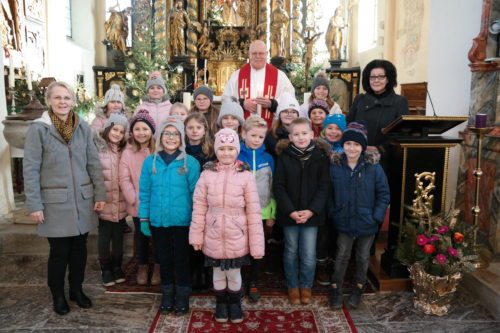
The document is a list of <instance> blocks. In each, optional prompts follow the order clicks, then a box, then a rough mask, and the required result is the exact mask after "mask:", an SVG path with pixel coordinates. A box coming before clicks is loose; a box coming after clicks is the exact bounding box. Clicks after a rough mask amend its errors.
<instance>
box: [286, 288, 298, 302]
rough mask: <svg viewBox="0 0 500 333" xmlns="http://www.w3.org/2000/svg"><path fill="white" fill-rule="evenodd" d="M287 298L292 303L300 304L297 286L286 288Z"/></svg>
mask: <svg viewBox="0 0 500 333" xmlns="http://www.w3.org/2000/svg"><path fill="white" fill-rule="evenodd" d="M288 300H289V301H290V303H291V304H292V305H299V304H300V293H299V288H288Z"/></svg>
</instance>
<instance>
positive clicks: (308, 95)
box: [304, 92, 311, 103]
mask: <svg viewBox="0 0 500 333" xmlns="http://www.w3.org/2000/svg"><path fill="white" fill-rule="evenodd" d="M310 97H311V93H310V92H306V93H304V103H306V102H309V98H310Z"/></svg>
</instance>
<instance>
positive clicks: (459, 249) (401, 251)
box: [396, 210, 477, 277]
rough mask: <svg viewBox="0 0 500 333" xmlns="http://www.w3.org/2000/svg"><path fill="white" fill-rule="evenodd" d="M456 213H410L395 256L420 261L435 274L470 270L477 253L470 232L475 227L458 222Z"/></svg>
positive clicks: (407, 261) (403, 260)
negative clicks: (410, 215) (411, 216)
mask: <svg viewBox="0 0 500 333" xmlns="http://www.w3.org/2000/svg"><path fill="white" fill-rule="evenodd" d="M459 213H460V212H459V210H452V211H450V212H448V213H447V214H438V215H429V214H426V215H424V216H422V215H418V214H413V219H410V220H409V221H407V223H406V225H405V227H404V230H403V240H402V242H401V244H400V245H399V247H398V249H397V250H396V257H397V258H398V259H399V261H401V263H403V264H404V265H407V266H411V265H413V264H415V263H419V264H420V265H421V266H422V268H423V270H424V271H425V272H426V273H428V274H430V275H434V276H440V277H442V276H447V275H451V274H455V273H457V272H458V273H464V272H471V271H473V270H474V269H475V266H474V263H475V262H474V261H475V260H476V259H477V255H475V252H474V249H473V244H472V239H469V238H471V237H469V235H472V234H473V232H472V230H473V228H474V227H473V226H470V225H468V224H465V223H462V222H460V221H459ZM415 217H416V218H415Z"/></svg>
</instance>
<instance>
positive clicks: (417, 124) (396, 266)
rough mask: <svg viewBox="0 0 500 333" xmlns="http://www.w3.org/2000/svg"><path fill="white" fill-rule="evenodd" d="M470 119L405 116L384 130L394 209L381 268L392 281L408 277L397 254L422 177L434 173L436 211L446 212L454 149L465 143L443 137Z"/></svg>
mask: <svg viewBox="0 0 500 333" xmlns="http://www.w3.org/2000/svg"><path fill="white" fill-rule="evenodd" d="M468 119H469V118H468V117H439V116H414V115H405V116H401V117H399V118H398V119H396V120H395V121H393V122H392V123H391V124H389V125H388V126H387V127H385V128H384V129H382V133H384V134H385V135H388V136H390V141H389V145H388V148H387V149H388V151H387V159H388V163H387V164H388V166H389V169H388V170H386V172H387V179H388V181H389V186H390V190H391V206H390V216H389V219H390V223H389V233H388V239H387V246H386V248H385V252H384V253H383V254H382V257H381V267H382V269H383V270H384V271H385V272H386V273H387V275H388V276H389V277H391V278H403V277H407V276H408V270H407V269H406V267H405V266H403V265H401V263H399V261H398V260H397V259H396V258H395V256H394V255H395V252H396V248H397V246H398V244H399V242H400V240H401V230H402V227H403V225H404V223H405V216H406V214H407V212H406V207H409V206H411V205H412V202H413V199H415V190H416V182H417V181H418V178H419V176H420V175H428V173H434V177H433V182H434V186H435V188H434V190H433V191H432V194H433V196H434V197H433V200H432V212H433V213H438V212H442V211H444V210H445V205H446V189H447V187H448V159H449V154H450V148H452V147H454V146H455V145H456V144H458V143H460V142H461V141H462V140H461V139H459V138H451V137H444V136H441V134H442V133H444V132H446V131H448V130H449V129H451V128H453V127H455V126H457V125H459V124H460V123H463V122H464V121H467V120H468Z"/></svg>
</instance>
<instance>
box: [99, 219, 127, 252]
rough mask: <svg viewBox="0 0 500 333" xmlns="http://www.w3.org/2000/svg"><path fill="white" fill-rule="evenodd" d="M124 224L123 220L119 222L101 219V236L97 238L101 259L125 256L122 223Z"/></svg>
mask: <svg viewBox="0 0 500 333" xmlns="http://www.w3.org/2000/svg"><path fill="white" fill-rule="evenodd" d="M124 222H125V219H121V220H120V221H118V222H111V221H107V220H101V219H99V229H98V230H99V234H98V237H97V248H98V250H99V258H101V259H104V258H111V257H116V256H121V255H123V224H122V223H124ZM110 243H111V246H110ZM110 248H111V249H110Z"/></svg>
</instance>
